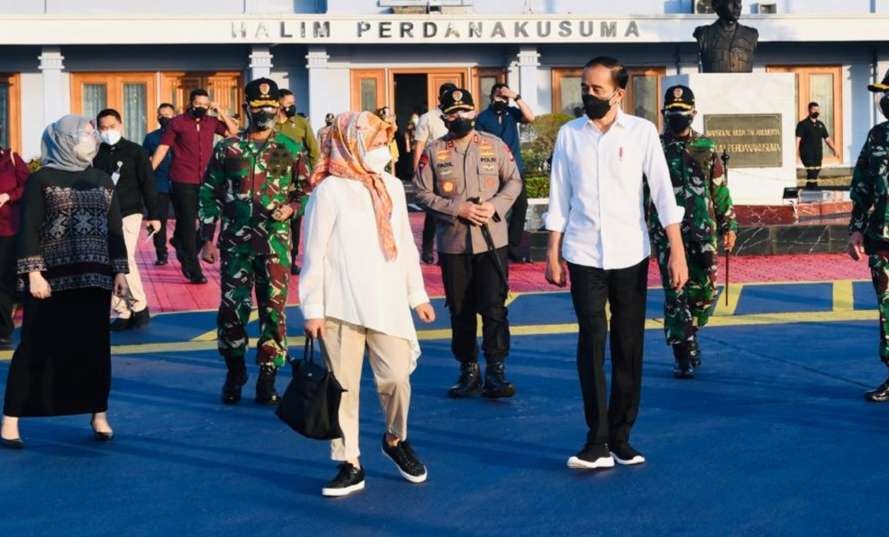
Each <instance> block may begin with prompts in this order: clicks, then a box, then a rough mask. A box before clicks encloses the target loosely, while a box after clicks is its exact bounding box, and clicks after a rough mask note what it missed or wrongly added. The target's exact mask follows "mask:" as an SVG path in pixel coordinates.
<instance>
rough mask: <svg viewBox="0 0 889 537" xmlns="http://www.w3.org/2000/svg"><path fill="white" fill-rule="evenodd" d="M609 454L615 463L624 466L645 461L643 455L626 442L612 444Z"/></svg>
mask: <svg viewBox="0 0 889 537" xmlns="http://www.w3.org/2000/svg"><path fill="white" fill-rule="evenodd" d="M611 455H612V456H613V457H614V460H615V461H617V464H622V465H624V466H633V465H636V464H643V463H644V462H645V457H643V456H642V454H641V453H639V452H638V451H636V450H635V449H633V446H631V445H630V444H628V443H627V442H623V443H620V444H615V445H614V446H612V447H611Z"/></svg>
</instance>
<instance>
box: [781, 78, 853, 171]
mask: <svg viewBox="0 0 889 537" xmlns="http://www.w3.org/2000/svg"><path fill="white" fill-rule="evenodd" d="M768 71H769V72H771V73H793V74H794V75H796V101H797V102H796V104H797V121H800V120H802V119H803V118H805V117H806V116H807V115H808V114H809V103H810V102H816V103H818V105H819V107H820V108H821V116H820V117H819V119H820V120H821V121H823V122H824V125H825V126H826V127H827V132H828V134H829V135H830V137H831V138H832V139H833V142H834V144H833V145H834V146H836V148H837V152H838V153H839V155H836V156H834V154H833V153H832V152H831V151H830V149H828V148H827V145H826V144H825V146H824V161H823V162H824V163H825V164H841V163H842V162H843V68H842V66H839V65H807V66H793V65H772V66H769V68H768Z"/></svg>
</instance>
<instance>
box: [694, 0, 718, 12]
mask: <svg viewBox="0 0 889 537" xmlns="http://www.w3.org/2000/svg"><path fill="white" fill-rule="evenodd" d="M694 13H695V14H705V13H715V11H713V3H712V2H711V0H695V2H694Z"/></svg>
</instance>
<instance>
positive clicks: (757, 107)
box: [663, 73, 797, 205]
mask: <svg viewBox="0 0 889 537" xmlns="http://www.w3.org/2000/svg"><path fill="white" fill-rule="evenodd" d="M674 85H683V86H688V87H689V88H691V90H692V91H693V92H694V94H695V105H696V107H697V109H698V115H697V117H696V118H695V120H694V123H693V124H692V126H693V128H694V129H695V130H696V131H698V132H701V133H703V134H704V135H705V136H708V137H710V138H713V139H714V140H715V141H716V143H717V146H718V147H719V152H720V154H721V153H722V150H723V149H726V150H727V151H728V153H729V155H730V157H731V159H730V160H729V188H730V189H731V193H732V199H733V200H734V202H735V204H736V205H786V202H785V201H784V200H783V194H784V189H785V188H788V187H796V147H795V143H796V123H797V121H796V116H797V103H796V79H795V77H794V75H793V74H792V73H694V74H686V75H671V76H666V77H664V81H663V87H664V88H665V89H666V88H669V87H670V86H674Z"/></svg>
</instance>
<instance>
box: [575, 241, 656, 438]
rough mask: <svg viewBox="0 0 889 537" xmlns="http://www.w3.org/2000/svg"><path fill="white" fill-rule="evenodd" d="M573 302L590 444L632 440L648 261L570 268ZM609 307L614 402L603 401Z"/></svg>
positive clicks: (578, 368)
mask: <svg viewBox="0 0 889 537" xmlns="http://www.w3.org/2000/svg"><path fill="white" fill-rule="evenodd" d="M568 269H569V271H570V274H571V298H572V300H573V302H574V311H575V312H576V314H577V322H578V324H579V325H580V334H579V336H578V341H577V373H578V375H579V376H580V389H581V392H582V393H583V408H584V413H585V414H586V422H587V426H588V427H589V432H588V433H587V443H590V444H605V443H606V442H607V443H609V444H611V445H615V444H620V443H622V442H627V441H629V438H630V429H631V428H632V427H633V423H635V421H636V415H637V414H638V413H639V400H640V394H641V388H642V350H643V349H642V347H643V345H642V343H643V338H644V336H645V297H646V294H647V283H648V259H645V260H644V261H642V262H641V263H639V264H638V265H636V266H633V267H629V268H625V269H619V270H602V269H597V268H592V267H585V266H581V265H574V264H569V265H568ZM606 302H607V303H609V305H610V307H611V334H610V335H611V399H610V401H609V402H608V404H607V405H606V403H605V393H606V388H605V368H604V361H605V337H606V335H607V334H608V323H607V321H606V319H605V303H606Z"/></svg>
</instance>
